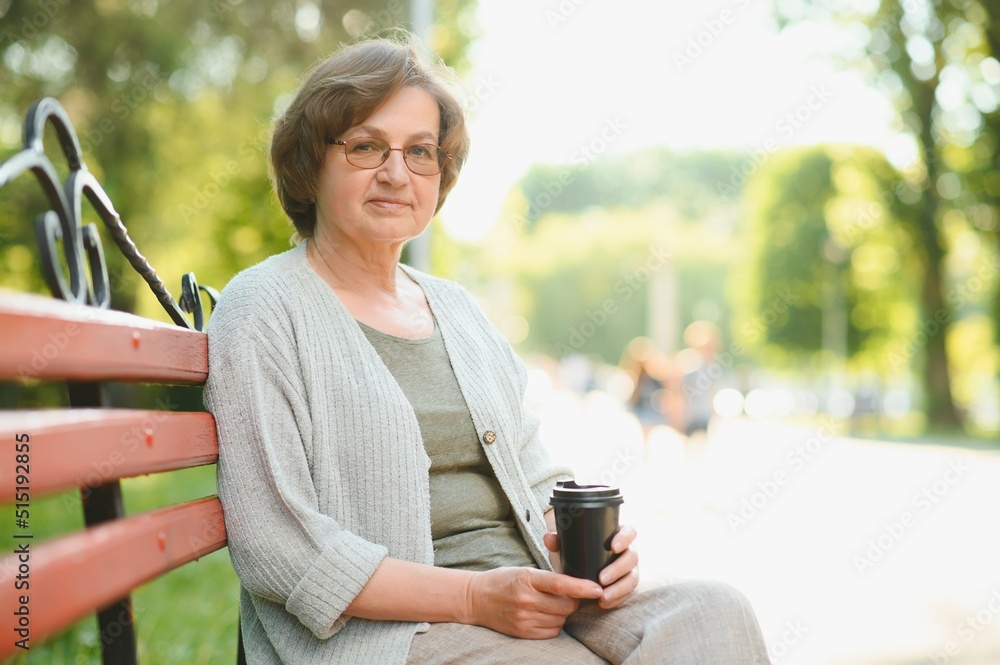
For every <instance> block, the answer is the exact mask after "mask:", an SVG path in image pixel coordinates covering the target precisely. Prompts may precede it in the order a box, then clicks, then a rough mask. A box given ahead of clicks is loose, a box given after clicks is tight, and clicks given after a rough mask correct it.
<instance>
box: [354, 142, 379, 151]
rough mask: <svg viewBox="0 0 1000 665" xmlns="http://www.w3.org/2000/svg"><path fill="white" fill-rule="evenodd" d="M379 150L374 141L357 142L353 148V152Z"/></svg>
mask: <svg viewBox="0 0 1000 665" xmlns="http://www.w3.org/2000/svg"><path fill="white" fill-rule="evenodd" d="M377 151H378V147H377V146H376V145H375V144H374V143H371V142H368V141H366V142H364V143H359V144H357V145H356V146H354V149H353V152H377Z"/></svg>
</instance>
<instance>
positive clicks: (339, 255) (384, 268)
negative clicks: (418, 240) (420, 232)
mask: <svg viewBox="0 0 1000 665" xmlns="http://www.w3.org/2000/svg"><path fill="white" fill-rule="evenodd" d="M401 253H402V244H400V245H398V246H393V247H385V248H379V249H378V250H369V251H361V249H360V248H358V247H357V246H355V245H353V244H351V243H347V242H336V241H333V240H332V239H330V238H328V237H325V236H321V235H320V234H316V235H314V236H313V237H312V238H309V240H308V246H307V247H306V255H307V256H308V255H309V254H312V258H313V259H314V261H313V263H314V267H317V268H318V270H319V272H320V273H321V274H325V275H326V276H327V278H328V281H330V284H331V286H333V288H334V289H336V290H340V289H346V290H348V291H351V292H354V293H357V294H366V293H368V294H374V293H379V294H383V295H392V296H395V295H396V294H397V279H398V277H399V272H400V269H399V258H400V255H401Z"/></svg>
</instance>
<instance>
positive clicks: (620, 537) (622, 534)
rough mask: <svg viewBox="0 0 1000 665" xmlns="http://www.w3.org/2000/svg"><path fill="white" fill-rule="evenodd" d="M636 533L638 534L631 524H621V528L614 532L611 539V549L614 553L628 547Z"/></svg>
mask: <svg viewBox="0 0 1000 665" xmlns="http://www.w3.org/2000/svg"><path fill="white" fill-rule="evenodd" d="M638 535H639V534H638V533H636V530H635V529H634V528H633V527H632V526H630V525H628V524H623V525H622V526H621V528H620V529H618V533H616V534H615V537H614V538H612V539H611V551H612V552H614V553H615V554H618V553H619V552H624V551H625V550H627V549H628V548H629V546H631V545H632V543H633V542H634V541H635V537H636V536H638Z"/></svg>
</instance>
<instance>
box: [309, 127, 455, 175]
mask: <svg viewBox="0 0 1000 665" xmlns="http://www.w3.org/2000/svg"><path fill="white" fill-rule="evenodd" d="M326 142H327V143H329V144H330V145H342V146H344V155H345V156H346V157H347V163H348V164H351V165H353V166H357V167H358V168H359V169H377V168H378V167H380V166H382V165H383V164H385V160H387V159H389V153H390V152H392V151H393V150H399V151H400V152H401V153H403V162H405V163H406V168H408V169H410V170H411V171H413V172H414V173H416V174H417V175H437V174H438V173H441V169H443V168H444V165H445V162H447V161H448V160H449V159H451V155H449V154H448V153H447V152H445V151H444V148H442V147H441V146H437V145H434V144H433V143H415V144H413V145H408V146H406V147H405V148H390V147H389V144H388V143H386V142H385V141H383V140H382V139H376V138H373V137H371V136H356V137H354V138H353V139H348V140H346V141H338V140H337V139H330V138H328V139H327V140H326Z"/></svg>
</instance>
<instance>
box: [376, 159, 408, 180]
mask: <svg viewBox="0 0 1000 665" xmlns="http://www.w3.org/2000/svg"><path fill="white" fill-rule="evenodd" d="M376 177H377V178H379V182H385V183H388V184H390V185H402V184H405V183H406V181H407V179H409V177H410V170H409V168H407V166H406V161H405V160H404V159H403V151H402V150H391V151H389V157H388V158H386V160H385V163H383V164H382V166H380V167H379V169H378V173H377V174H376Z"/></svg>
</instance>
